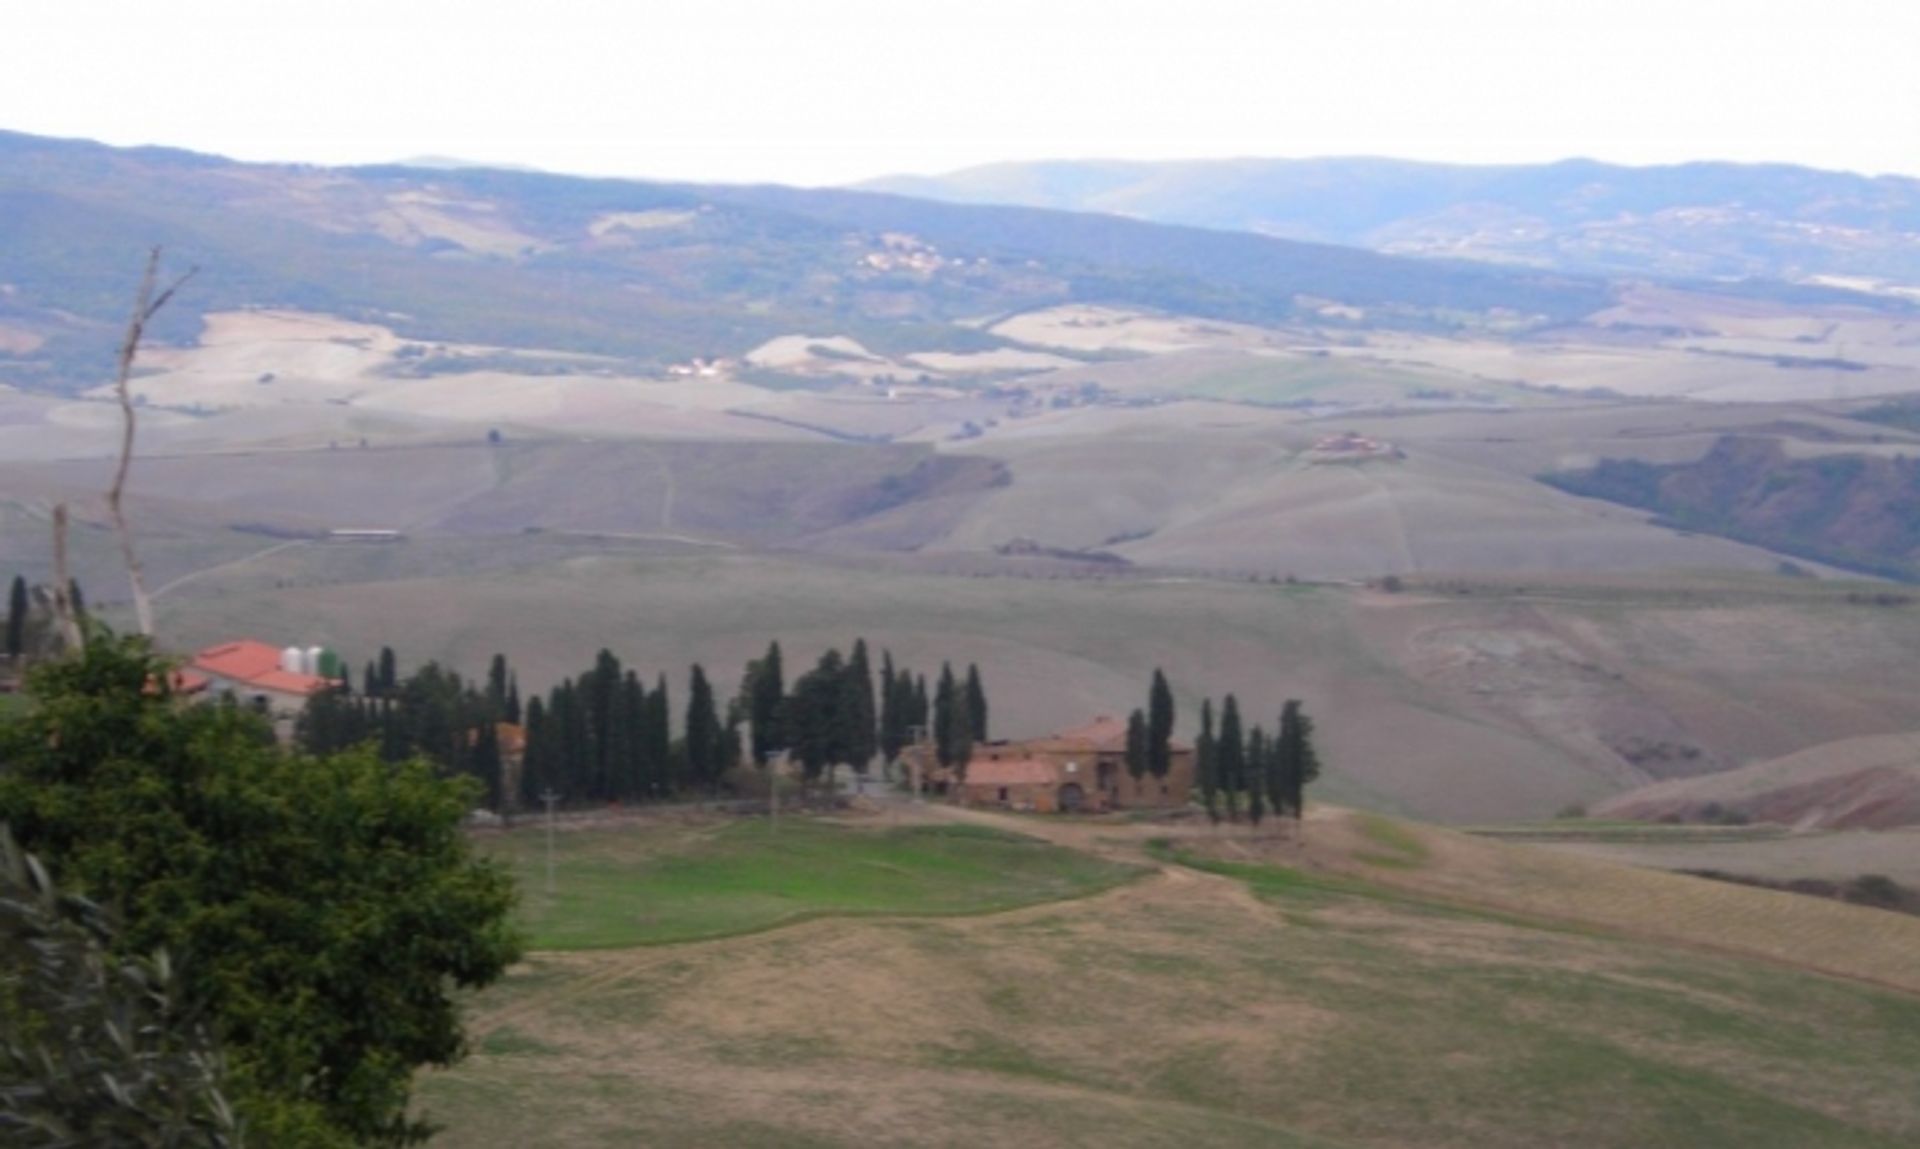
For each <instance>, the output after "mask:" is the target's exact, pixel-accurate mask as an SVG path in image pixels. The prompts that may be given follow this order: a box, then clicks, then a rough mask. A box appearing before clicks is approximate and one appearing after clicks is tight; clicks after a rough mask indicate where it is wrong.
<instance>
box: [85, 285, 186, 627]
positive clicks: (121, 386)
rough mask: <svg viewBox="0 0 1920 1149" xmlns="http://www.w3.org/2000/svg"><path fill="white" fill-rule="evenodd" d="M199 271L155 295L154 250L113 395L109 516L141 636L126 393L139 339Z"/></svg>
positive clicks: (149, 609)
mask: <svg viewBox="0 0 1920 1149" xmlns="http://www.w3.org/2000/svg"><path fill="white" fill-rule="evenodd" d="M198 270H199V269H198V268H192V269H189V270H188V271H187V273H186V274H185V275H183V276H181V277H180V278H179V279H176V280H174V281H173V285H172V286H170V287H168V288H167V289H166V290H165V291H162V292H161V293H160V294H159V295H157V296H156V295H155V294H154V291H153V289H154V285H155V282H156V280H157V278H158V276H159V273H160V249H159V248H158V247H156V248H154V249H153V250H152V251H150V252H148V253H147V270H146V273H145V274H143V275H142V276H141V277H140V293H139V295H137V296H136V297H135V298H134V301H133V316H132V318H130V319H128V320H127V337H126V340H125V341H124V342H122V343H121V344H120V370H119V373H118V375H117V377H116V378H115V381H114V393H115V394H116V395H118V396H119V398H120V414H121V416H122V419H121V434H120V465H119V466H118V467H116V468H115V469H114V472H113V486H111V487H109V488H108V489H107V513H108V514H110V515H112V516H113V527H114V530H115V531H117V532H118V533H119V535H120V557H121V558H122V559H123V560H125V562H126V564H127V579H128V580H129V581H130V582H131V583H132V584H133V610H134V615H135V616H136V617H137V618H138V619H139V623H140V633H141V634H143V635H147V636H149V637H151V636H152V635H153V605H152V603H151V602H149V601H148V599H147V582H146V579H145V578H144V577H142V576H141V574H140V560H139V559H138V558H136V557H135V556H134V553H133V531H132V530H131V529H130V528H129V527H128V526H127V515H126V511H125V510H124V509H122V507H121V503H120V496H121V495H122V494H123V493H125V491H126V487H127V468H129V467H130V466H132V465H133V426H134V418H133V396H132V395H131V394H130V393H129V392H128V390H127V381H128V380H129V379H130V378H132V376H133V360H134V357H135V356H136V355H138V354H139V353H140V339H141V337H142V336H143V335H145V334H146V330H147V323H148V321H149V320H151V319H152V318H153V317H154V316H155V315H156V314H158V313H159V311H160V309H161V308H162V307H165V306H166V305H167V301H168V300H170V299H172V298H173V293H174V292H176V291H178V290H180V287H181V285H182V284H184V283H186V282H187V280H189V279H192V278H193V275H194V272H195V271H198Z"/></svg>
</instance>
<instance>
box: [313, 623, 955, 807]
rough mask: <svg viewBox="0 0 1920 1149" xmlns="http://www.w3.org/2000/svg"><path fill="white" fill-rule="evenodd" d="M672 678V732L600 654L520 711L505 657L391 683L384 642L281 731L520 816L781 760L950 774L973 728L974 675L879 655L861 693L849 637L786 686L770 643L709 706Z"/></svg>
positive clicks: (809, 776)
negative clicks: (921, 670) (367, 753)
mask: <svg viewBox="0 0 1920 1149" xmlns="http://www.w3.org/2000/svg"><path fill="white" fill-rule="evenodd" d="M686 683H687V697H686V705H685V707H684V709H683V710H682V712H681V716H680V721H679V724H678V728H677V736H676V735H675V727H674V723H673V717H672V716H673V706H672V701H671V699H670V697H669V694H668V686H667V677H666V675H665V674H657V675H655V676H654V678H653V681H652V683H651V684H649V683H648V682H647V681H645V680H644V679H643V678H642V677H641V675H640V674H639V672H638V671H636V670H634V669H632V668H629V667H626V666H624V665H623V664H622V663H621V661H620V659H619V658H618V657H616V656H615V655H614V654H613V653H612V652H611V651H608V650H602V651H600V653H599V654H598V656H597V657H596V658H595V659H594V664H593V665H592V666H591V667H589V668H587V669H586V670H584V671H582V672H581V673H580V674H578V675H576V676H573V677H569V678H566V679H564V680H562V681H561V682H560V683H559V684H558V685H557V686H555V687H554V688H553V689H552V690H551V691H549V692H548V693H547V694H546V695H544V696H535V697H533V698H531V699H529V700H527V701H526V703H525V705H524V707H523V706H522V703H521V697H520V687H519V676H518V675H517V673H516V672H515V671H514V670H513V669H512V668H511V667H510V666H509V665H508V663H507V660H506V657H505V656H504V655H498V654H496V655H495V656H494V658H493V662H492V665H491V667H490V668H489V670H488V673H487V675H486V677H485V678H484V679H483V680H471V681H470V680H465V679H463V678H462V677H461V676H460V675H459V674H457V673H455V672H452V671H449V670H447V669H446V668H444V667H442V666H440V665H439V664H438V663H432V662H430V663H427V664H426V665H425V666H423V667H421V668H420V669H419V670H417V671H415V672H414V673H412V674H410V675H407V676H405V677H404V678H403V677H401V676H400V675H399V673H398V668H397V659H396V657H395V655H394V652H393V650H392V649H391V648H383V649H382V650H381V652H380V657H379V659H378V660H377V661H374V662H369V663H368V664H367V667H366V670H365V672H364V674H363V676H362V680H361V688H360V691H359V692H358V693H357V694H355V693H354V692H353V691H352V690H351V689H350V688H349V686H348V684H347V683H346V682H345V681H344V680H343V681H342V682H341V684H340V687H339V688H338V689H336V690H334V691H329V692H325V693H322V694H320V695H317V696H315V697H314V698H313V699H312V700H311V701H310V702H309V703H308V705H307V709H306V711H305V713H304V714H303V715H302V716H301V718H300V721H299V723H298V724H297V727H296V732H295V733H296V738H297V740H298V741H299V743H300V745H301V746H302V748H303V749H306V750H308V751H309V752H312V753H316V754H321V753H329V752H332V751H336V750H339V749H343V748H345V747H348V746H354V745H359V744H361V743H367V742H371V743H374V744H375V745H377V747H378V748H379V751H380V754H381V756H382V757H385V758H387V759H389V760H394V761H398V760H401V759H404V758H408V757H412V756H414V755H422V756H425V757H427V758H429V759H431V760H433V761H434V762H436V763H438V764H439V765H440V766H441V767H442V768H444V769H446V770H448V771H450V772H453V773H460V774H469V775H472V776H473V777H475V778H477V779H479V780H480V782H481V784H482V785H483V786H484V787H485V788H486V803H487V805H488V807H489V808H490V809H494V810H504V809H507V808H509V807H514V806H517V807H519V808H523V809H527V808H533V807H535V806H537V805H539V804H540V803H541V802H542V801H543V800H544V797H545V795H547V794H548V793H552V794H553V795H555V797H556V798H557V799H558V800H559V801H561V802H565V803H569V804H576V803H596V804H602V803H636V802H654V801H663V800H666V799H670V798H675V797H681V796H689V795H712V794H717V793H720V792H721V791H723V790H725V789H728V788H730V787H733V786H734V785H735V784H736V783H737V782H739V781H740V780H739V779H733V778H730V777H729V774H730V772H732V771H735V770H737V769H740V768H743V767H754V768H757V767H762V766H765V765H766V764H768V763H769V762H770V761H771V760H775V759H778V758H781V757H783V756H790V757H791V759H792V761H794V762H795V763H797V764H798V765H799V767H800V772H801V777H802V779H803V780H804V781H805V782H808V783H812V782H814V781H817V780H818V779H819V778H820V777H821V776H822V775H824V774H825V773H826V771H827V770H828V768H829V767H831V766H834V765H836V764H842V763H844V764H846V765H849V766H851V767H852V768H853V769H854V770H855V771H857V772H860V773H865V772H866V770H867V769H868V768H869V765H870V764H871V762H872V760H873V759H874V757H875V755H876V754H878V755H883V756H884V757H885V759H886V760H888V761H891V760H893V759H894V758H896V757H898V755H899V753H900V751H901V749H902V748H903V747H905V746H906V745H907V744H908V743H909V742H910V741H914V740H916V739H930V740H931V741H932V742H933V743H934V746H935V750H936V753H937V754H938V755H939V758H940V760H941V761H942V762H944V763H961V764H964V763H965V761H966V760H967V758H968V757H969V756H970V755H971V753H972V746H973V743H974V742H976V741H979V740H982V739H984V738H985V737H986V732H987V697H986V689H985V686H984V685H983V683H982V680H981V676H980V671H979V668H978V667H977V666H972V665H969V666H968V667H967V672H966V675H965V677H964V678H960V677H958V676H956V675H955V674H954V671H953V668H952V666H951V664H945V663H943V664H942V666H941V669H940V675H939V677H938V679H937V680H936V685H935V686H934V688H933V689H932V690H931V691H929V689H928V684H927V678H926V676H925V675H924V674H919V675H916V674H914V673H913V672H912V671H910V670H908V669H906V668H898V669H896V668H895V666H894V663H893V656H892V654H891V653H890V652H882V655H881V666H880V675H879V681H878V689H877V691H876V683H875V680H874V675H873V672H872V668H871V663H870V661H869V656H868V652H867V644H866V641H865V640H864V639H856V640H855V641H854V644H853V647H852V653H851V654H850V655H842V654H841V653H840V651H839V650H838V649H833V650H829V651H827V652H826V653H825V654H823V655H821V656H820V659H819V661H818V662H816V663H815V664H814V666H813V667H812V669H810V670H808V671H807V672H806V673H804V674H801V675H800V676H799V677H797V678H795V679H794V680H793V681H792V683H791V685H789V684H788V683H787V681H786V678H785V671H784V667H783V658H782V655H781V651H780V644H779V643H778V642H773V643H770V644H769V645H768V647H767V652H766V654H765V655H764V656H762V657H760V658H757V659H754V660H752V661H750V662H749V663H748V664H747V666H746V668H745V670H744V672H743V673H742V675H741V678H740V683H739V687H738V689H737V690H736V691H735V692H734V693H733V694H732V695H731V696H729V697H727V698H725V699H724V700H723V699H722V696H720V695H718V694H717V693H716V692H715V690H714V687H713V684H712V682H711V680H710V679H709V678H708V675H707V673H706V670H705V668H704V667H702V666H700V665H699V664H695V665H693V666H692V667H690V668H689V669H688V671H687V677H686ZM516 751H517V753H516ZM516 758H517V759H518V765H519V768H518V770H517V771H515V770H513V769H512V768H511V766H512V763H513V762H514V760H515V759H516Z"/></svg>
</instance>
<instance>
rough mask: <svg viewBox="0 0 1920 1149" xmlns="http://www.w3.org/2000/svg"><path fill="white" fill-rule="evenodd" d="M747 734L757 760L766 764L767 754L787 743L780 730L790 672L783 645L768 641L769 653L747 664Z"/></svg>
mask: <svg viewBox="0 0 1920 1149" xmlns="http://www.w3.org/2000/svg"><path fill="white" fill-rule="evenodd" d="M745 677H746V695H747V726H748V730H747V734H748V737H749V739H750V740H751V742H752V744H753V760H754V762H755V763H757V764H764V763H765V762H766V760H767V755H769V754H772V753H774V752H775V751H777V750H780V749H781V748H783V747H784V746H785V745H786V742H785V739H784V738H783V736H782V734H781V731H780V707H781V704H782V703H784V702H785V701H786V697H787V682H786V673H785V671H784V669H783V668H782V666H781V658H780V644H779V643H778V642H770V643H768V644H767V653H766V654H764V655H762V656H761V657H760V658H758V659H756V660H755V661H753V662H750V663H748V664H747V673H746V676H745Z"/></svg>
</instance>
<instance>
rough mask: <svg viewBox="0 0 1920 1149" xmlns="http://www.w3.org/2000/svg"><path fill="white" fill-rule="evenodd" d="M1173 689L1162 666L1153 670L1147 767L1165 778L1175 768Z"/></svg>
mask: <svg viewBox="0 0 1920 1149" xmlns="http://www.w3.org/2000/svg"><path fill="white" fill-rule="evenodd" d="M1173 722H1174V710H1173V691H1172V690H1171V689H1170V688H1169V687H1168V686H1167V676H1166V675H1164V674H1162V673H1160V668H1159V667H1155V668H1154V671H1153V689H1152V690H1151V691H1150V692H1149V693H1148V697H1147V769H1148V770H1149V771H1151V772H1152V774H1153V776H1154V777H1155V778H1165V777H1166V776H1167V771H1168V770H1170V769H1172V768H1173Z"/></svg>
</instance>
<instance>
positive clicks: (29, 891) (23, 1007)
mask: <svg viewBox="0 0 1920 1149" xmlns="http://www.w3.org/2000/svg"><path fill="white" fill-rule="evenodd" d="M114 933H115V925H114V922H113V921H112V919H111V917H110V916H109V915H108V914H107V913H106V912H105V911H104V910H103V909H101V908H100V907H99V906H98V905H95V904H94V903H93V902H91V901H88V900H87V899H85V898H82V897H78V896H76V895H73V894H66V893H62V892H61V891H60V890H59V889H58V888H57V887H56V886H55V885H54V882H53V881H52V879H50V878H49V877H48V875H47V871H46V869H45V867H43V866H42V865H41V864H40V862H39V860H38V859H36V858H35V857H33V856H32V855H31V854H28V853H26V852H25V851H23V850H21V849H20V848H19V845H18V844H17V843H16V842H15V841H14V840H13V835H12V834H11V833H9V832H8V831H7V830H6V828H5V827H4V826H0V1141H4V1142H5V1143H6V1144H8V1145H18V1146H22V1147H23V1149H54V1147H57V1146H79V1145H124V1146H129V1147H138V1149H159V1147H174V1146H181V1147H185V1146H205V1147H209V1149H230V1147H237V1146H239V1145H240V1144H241V1138H240V1130H239V1124H238V1122H237V1121H236V1119H235V1117H234V1113H233V1108H232V1106H230V1105H229V1104H228V1102H227V1099H226V1096H225V1094H224V1092H223V1089H222V1082H223V1079H224V1078H225V1076H226V1063H225V1061H224V1060H223V1059H222V1058H221V1056H220V1055H219V1052H218V1050H217V1049H216V1048H215V1046H214V1042H213V1039H212V1037H211V1036H210V1035H209V1034H208V1032H207V1030H206V1028H205V1027H204V1026H203V1025H201V1024H200V1023H199V1022H198V1020H197V1019H195V1018H194V1017H192V1016H191V1015H190V1014H188V1013H187V1011H186V1010H185V1009H184V1007H183V1004H182V999H181V994H180V989H179V984H178V979H177V977H176V976H175V972H174V969H173V966H172V964H171V963H170V962H169V961H168V960H167V956H166V954H165V953H164V952H162V953H160V954H157V955H155V956H153V957H151V958H135V957H126V958H122V957H115V956H113V954H112V952H111V950H112V946H113V938H114Z"/></svg>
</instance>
